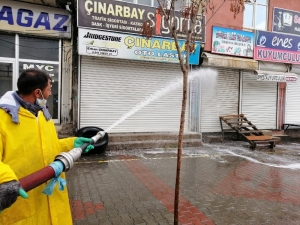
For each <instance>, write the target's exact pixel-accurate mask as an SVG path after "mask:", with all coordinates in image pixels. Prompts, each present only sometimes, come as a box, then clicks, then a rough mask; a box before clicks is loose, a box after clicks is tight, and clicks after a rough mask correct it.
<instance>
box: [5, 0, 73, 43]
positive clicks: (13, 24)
mask: <svg viewBox="0 0 300 225" xmlns="http://www.w3.org/2000/svg"><path fill="white" fill-rule="evenodd" d="M0 30H4V31H13V32H22V33H26V34H34V35H40V36H50V37H59V38H71V18H70V14H69V13H68V12H67V11H65V10H62V9H58V8H50V7H45V6H41V5H35V4H26V3H23V2H19V1H7V0H1V1H0Z"/></svg>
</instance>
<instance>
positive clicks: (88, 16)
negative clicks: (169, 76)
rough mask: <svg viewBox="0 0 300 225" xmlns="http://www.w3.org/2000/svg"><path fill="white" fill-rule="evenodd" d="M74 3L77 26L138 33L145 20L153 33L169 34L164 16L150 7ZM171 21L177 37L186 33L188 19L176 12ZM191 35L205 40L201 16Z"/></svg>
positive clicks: (105, 0) (106, 0) (109, 1)
mask: <svg viewBox="0 0 300 225" xmlns="http://www.w3.org/2000/svg"><path fill="white" fill-rule="evenodd" d="M77 4H78V7H77V8H78V11H77V13H78V16H77V20H78V21H77V22H78V27H84V28H92V29H97V30H106V31H113V32H121V33H132V34H138V35H141V34H142V32H141V29H142V27H143V23H144V22H146V21H149V22H150V23H151V26H152V27H153V36H157V37H167V38H170V37H172V35H171V32H170V29H169V28H168V25H167V23H166V21H165V19H164V16H162V15H160V14H159V13H158V12H157V9H156V8H154V7H150V6H144V5H138V4H132V3H127V2H120V1H115V0H94V1H92V0H78V1H77ZM174 20H175V21H176V24H177V30H178V31H179V33H178V38H179V39H185V38H186V34H185V33H184V32H182V31H184V30H185V29H186V28H189V26H190V20H189V19H185V18H183V17H182V12H179V11H178V12H176V13H175V17H172V18H171V21H174ZM181 32H182V33H181ZM195 34H196V39H195V41H200V42H205V16H203V17H202V16H201V15H199V19H198V20H197V24H196V26H195Z"/></svg>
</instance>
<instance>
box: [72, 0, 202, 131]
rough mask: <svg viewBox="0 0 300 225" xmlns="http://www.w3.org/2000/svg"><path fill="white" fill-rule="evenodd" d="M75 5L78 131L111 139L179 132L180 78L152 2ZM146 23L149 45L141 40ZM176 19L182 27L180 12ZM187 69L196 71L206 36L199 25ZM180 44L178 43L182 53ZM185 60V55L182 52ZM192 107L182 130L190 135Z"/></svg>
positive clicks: (171, 43)
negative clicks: (93, 130) (98, 131)
mask: <svg viewBox="0 0 300 225" xmlns="http://www.w3.org/2000/svg"><path fill="white" fill-rule="evenodd" d="M139 3H140V2H138V1H132V2H130V1H129V2H128V1H110V0H97V1H89V0H88V1H81V0H79V1H78V6H77V8H78V20H77V21H78V53H79V60H78V65H79V81H78V83H79V96H80V97H79V101H78V103H79V105H78V128H82V127H86V126H97V127H100V128H102V129H104V130H106V131H109V132H110V133H123V132H178V127H179V122H180V114H181V102H182V72H181V69H180V66H179V63H178V62H179V60H178V54H177V51H176V46H175V42H174V40H173V39H172V38H171V34H170V30H169V28H168V26H167V24H166V23H165V21H164V18H163V16H162V15H160V14H159V13H157V10H156V7H157V2H156V5H155V4H154V3H155V1H143V2H142V4H139ZM149 18H150V22H151V23H153V27H154V32H153V36H152V37H151V39H148V38H147V37H144V36H142V35H141V28H142V26H143V23H144V22H145V21H147V20H148V19H149ZM175 19H178V21H181V23H180V24H178V26H179V28H182V26H183V24H182V23H183V22H184V20H183V18H182V14H181V12H179V11H178V12H177V13H176V16H175ZM196 29H197V32H198V33H199V34H198V39H197V41H196V49H195V51H194V53H193V54H191V55H190V60H189V63H190V64H191V65H198V64H199V58H200V47H201V43H203V42H204V41H205V40H204V38H205V33H204V29H203V24H201V21H200V22H199V24H197V26H196ZM184 43H185V42H184V40H181V39H180V40H179V45H180V47H181V49H183V48H184ZM182 53H183V55H184V54H185V52H184V51H182ZM189 112H190V104H188V106H187V113H186V121H187V122H186V123H185V125H186V127H185V130H186V131H189V122H188V121H189V116H190V113H189Z"/></svg>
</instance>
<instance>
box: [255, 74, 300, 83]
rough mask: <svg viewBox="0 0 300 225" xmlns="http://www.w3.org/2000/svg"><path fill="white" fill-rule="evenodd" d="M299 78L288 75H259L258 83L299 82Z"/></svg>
mask: <svg viewBox="0 0 300 225" xmlns="http://www.w3.org/2000/svg"><path fill="white" fill-rule="evenodd" d="M297 79H298V77H297V76H287V75H264V74H259V75H257V80H258V81H275V82H297Z"/></svg>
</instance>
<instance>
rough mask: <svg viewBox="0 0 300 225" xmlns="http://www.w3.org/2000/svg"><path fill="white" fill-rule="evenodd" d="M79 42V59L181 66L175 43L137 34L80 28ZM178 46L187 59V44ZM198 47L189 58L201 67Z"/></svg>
mask: <svg viewBox="0 0 300 225" xmlns="http://www.w3.org/2000/svg"><path fill="white" fill-rule="evenodd" d="M78 42H79V43H78V46H79V55H88V56H99V57H110V58H122V59H132V60H147V61H156V62H168V63H179V59H178V53H177V50H176V46H175V41H174V40H173V39H167V38H157V37H152V38H151V39H147V38H146V37H142V36H140V35H134V34H121V33H113V32H106V31H97V30H87V29H83V28H79V32H78ZM178 42H179V46H180V48H181V49H182V54H183V57H184V59H185V58H186V52H185V51H184V49H185V41H184V40H179V41H178ZM195 45H196V46H195V51H194V52H192V53H191V54H190V57H189V64H193V65H198V64H199V56H200V42H196V43H195Z"/></svg>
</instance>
